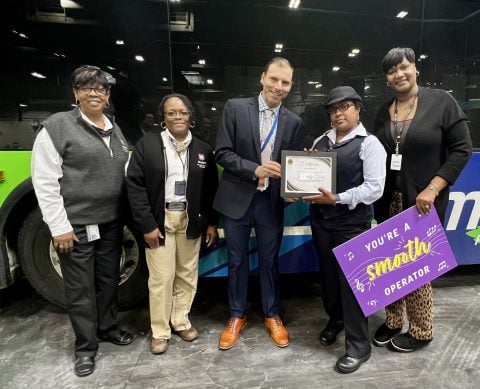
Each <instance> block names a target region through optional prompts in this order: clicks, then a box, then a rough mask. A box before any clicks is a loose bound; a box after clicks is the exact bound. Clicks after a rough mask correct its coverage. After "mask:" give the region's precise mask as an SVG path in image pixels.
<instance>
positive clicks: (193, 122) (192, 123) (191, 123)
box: [189, 120, 197, 128]
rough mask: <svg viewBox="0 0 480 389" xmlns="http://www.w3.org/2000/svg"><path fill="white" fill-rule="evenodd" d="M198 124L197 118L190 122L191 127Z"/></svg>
mask: <svg viewBox="0 0 480 389" xmlns="http://www.w3.org/2000/svg"><path fill="white" fill-rule="evenodd" d="M196 125H197V123H195V120H192V121H191V122H190V125H189V127H190V128H195V126H196Z"/></svg>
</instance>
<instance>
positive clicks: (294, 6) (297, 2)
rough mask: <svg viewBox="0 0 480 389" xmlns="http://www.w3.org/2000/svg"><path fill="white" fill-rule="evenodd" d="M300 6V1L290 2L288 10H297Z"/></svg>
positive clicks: (293, 0) (292, 0) (291, 0)
mask: <svg viewBox="0 0 480 389" xmlns="http://www.w3.org/2000/svg"><path fill="white" fill-rule="evenodd" d="M299 5H300V0H290V2H289V3H288V8H294V9H297V8H298V6H299Z"/></svg>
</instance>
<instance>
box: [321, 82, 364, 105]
mask: <svg viewBox="0 0 480 389" xmlns="http://www.w3.org/2000/svg"><path fill="white" fill-rule="evenodd" d="M343 100H356V101H358V102H360V103H362V98H361V97H360V95H359V94H358V93H357V91H356V90H355V89H353V88H352V87H351V86H337V87H336V88H333V89H332V90H330V92H328V95H327V99H326V100H325V104H324V105H325V107H328V106H329V105H332V104H335V103H338V102H339V101H343Z"/></svg>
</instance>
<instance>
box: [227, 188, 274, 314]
mask: <svg viewBox="0 0 480 389" xmlns="http://www.w3.org/2000/svg"><path fill="white" fill-rule="evenodd" d="M279 221H280V222H279ZM224 225H225V237H226V243H227V248H228V298H229V303H230V315H231V316H232V317H242V316H244V315H245V310H246V306H247V288H248V275H249V257H248V254H249V241H250V232H251V229H252V227H253V228H254V229H255V235H256V238H257V244H258V272H259V277H260V290H261V295H262V309H263V313H264V315H265V317H273V316H278V315H279V292H278V252H279V249H280V243H281V241H282V235H283V215H275V214H274V207H273V205H272V201H271V198H270V189H267V190H266V191H264V192H256V193H255V195H254V197H253V200H252V202H251V204H250V206H249V207H248V209H247V211H246V213H245V215H243V217H241V218H240V219H232V218H229V217H227V216H224Z"/></svg>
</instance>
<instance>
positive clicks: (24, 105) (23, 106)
mask: <svg viewBox="0 0 480 389" xmlns="http://www.w3.org/2000/svg"><path fill="white" fill-rule="evenodd" d="M18 106H19V107H21V108H25V107H28V104H25V103H19V104H18Z"/></svg>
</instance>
